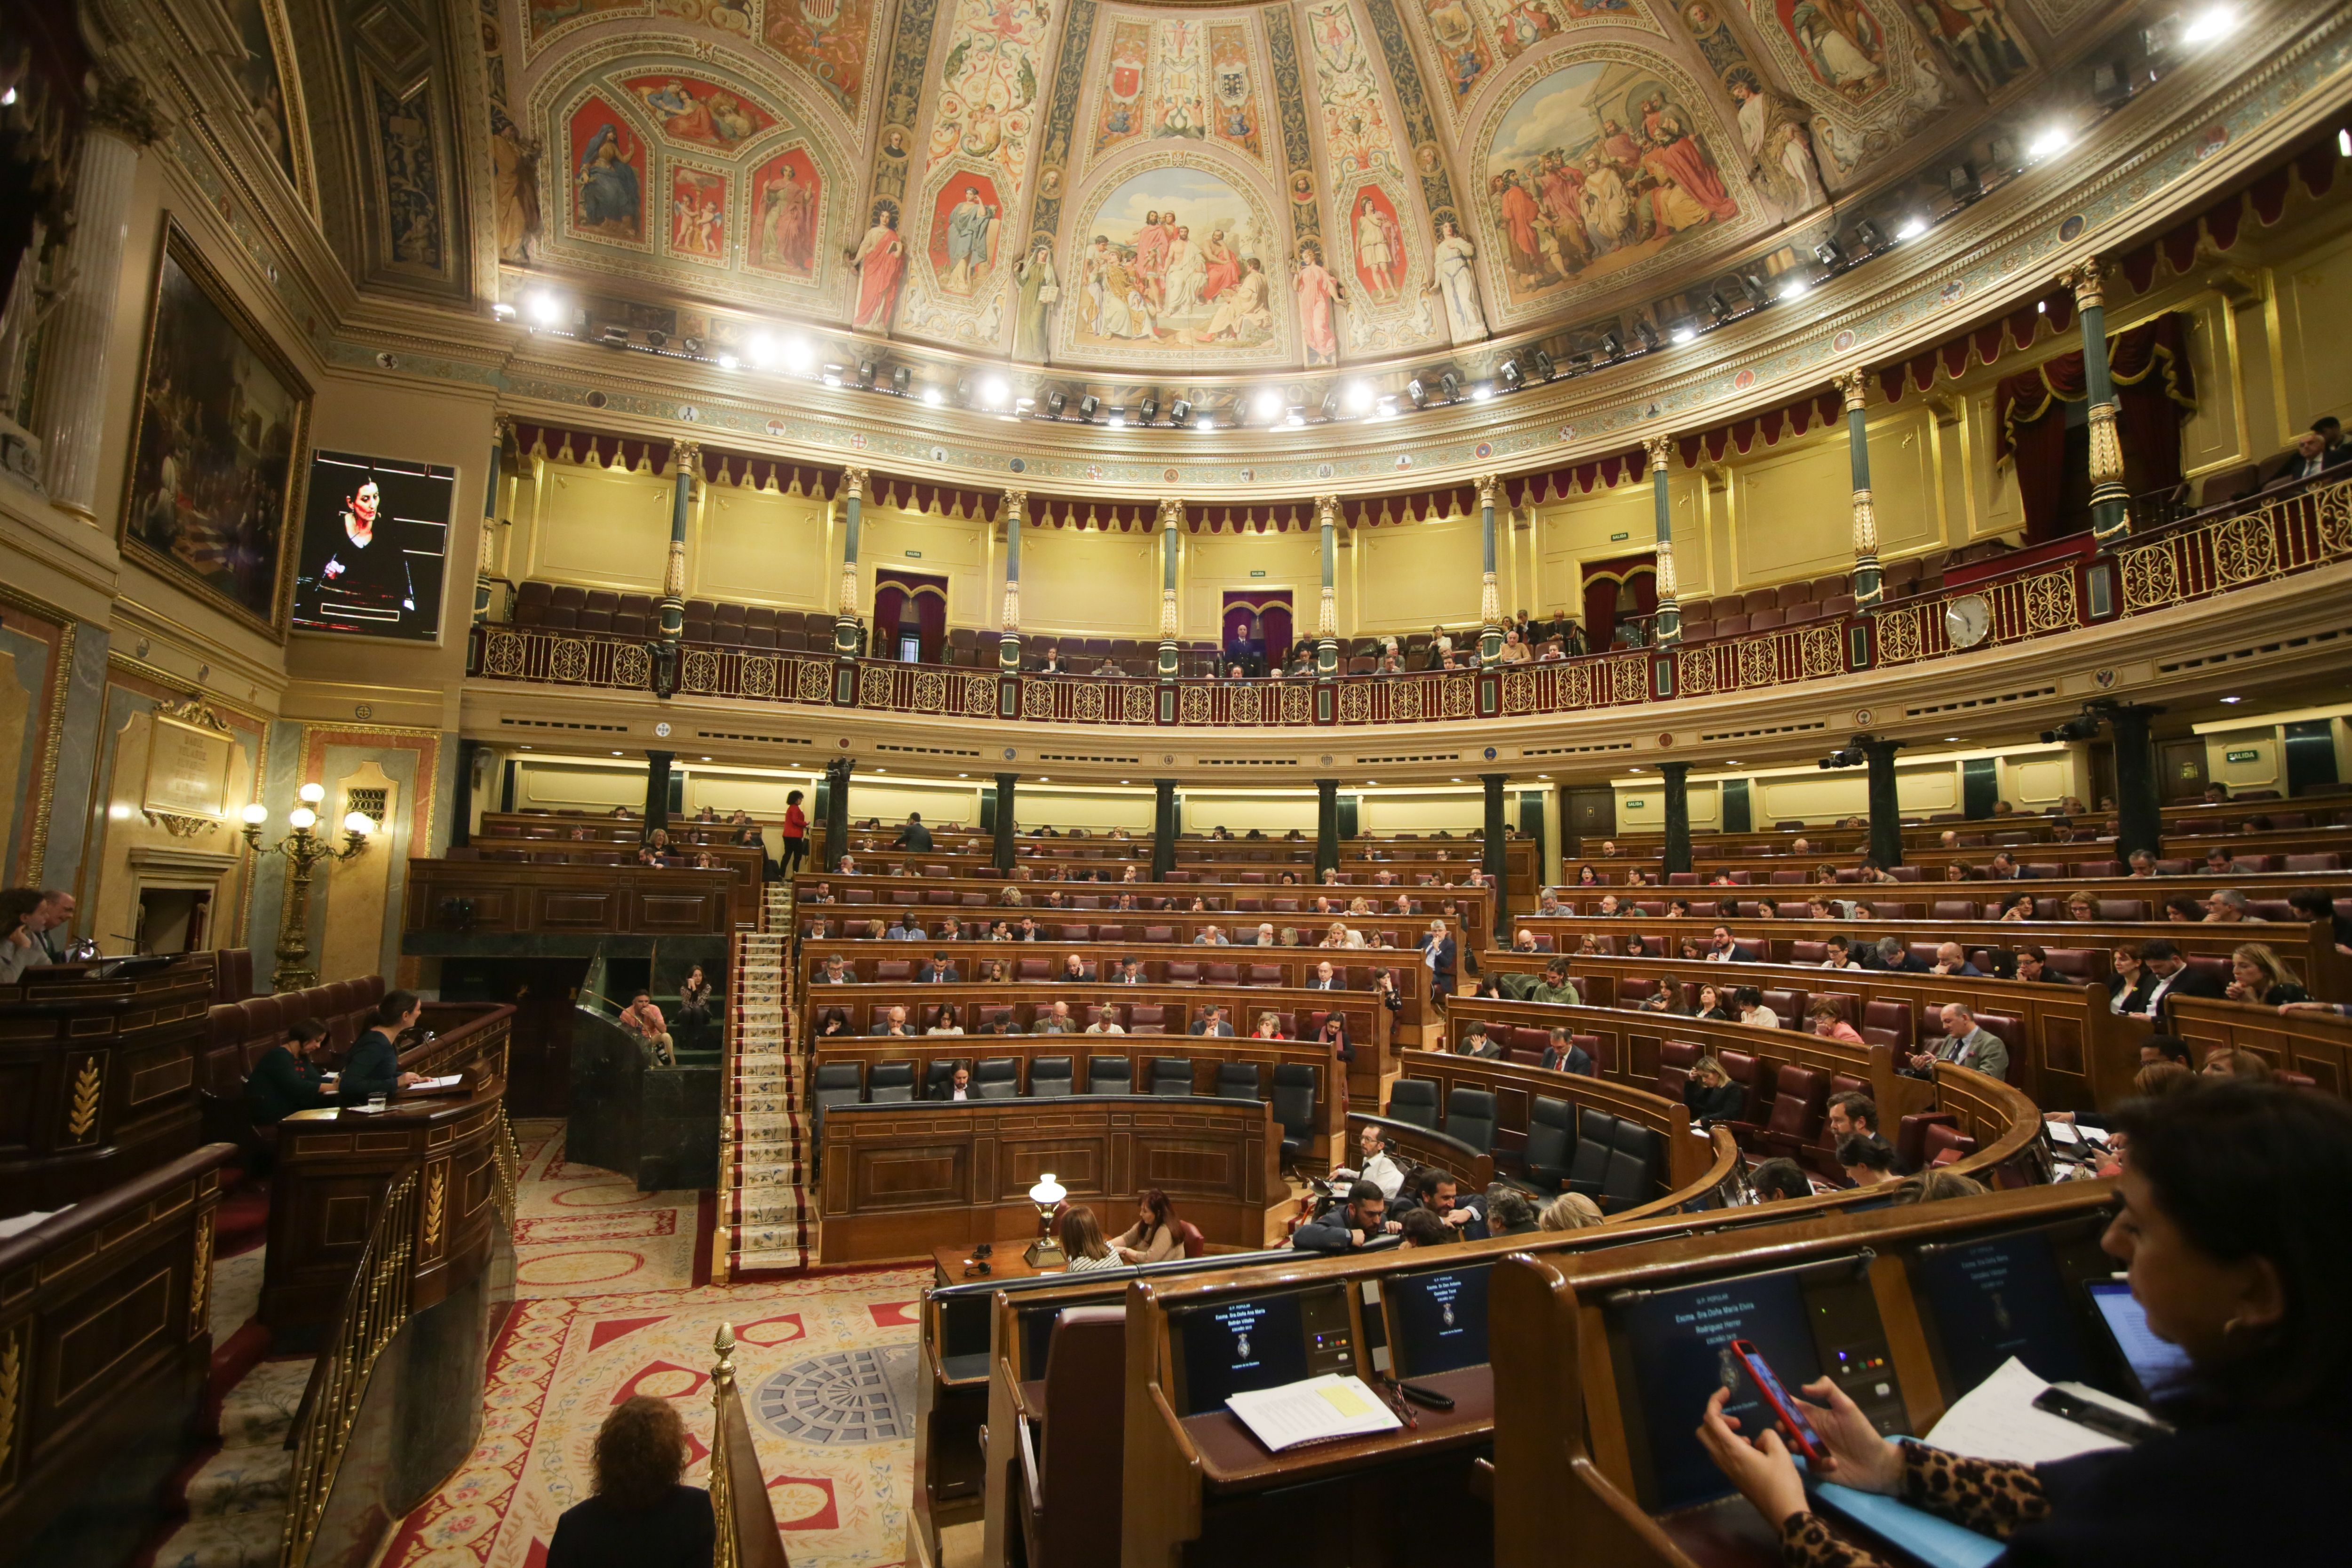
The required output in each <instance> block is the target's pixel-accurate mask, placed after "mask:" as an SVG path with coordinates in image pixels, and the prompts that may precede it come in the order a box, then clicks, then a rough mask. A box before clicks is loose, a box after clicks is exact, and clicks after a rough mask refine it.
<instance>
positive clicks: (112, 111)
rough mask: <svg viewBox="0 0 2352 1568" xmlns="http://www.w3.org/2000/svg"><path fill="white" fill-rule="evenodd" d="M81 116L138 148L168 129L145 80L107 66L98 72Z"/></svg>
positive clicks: (94, 127)
mask: <svg viewBox="0 0 2352 1568" xmlns="http://www.w3.org/2000/svg"><path fill="white" fill-rule="evenodd" d="M82 118H83V119H84V120H85V121H87V122H88V123H89V128H90V129H91V130H93V131H110V132H113V133H114V134H115V135H117V136H120V137H121V138H122V139H123V140H124V141H125V142H130V143H131V145H132V146H134V147H140V148H145V147H150V146H152V145H153V144H154V143H156V142H161V141H162V140H163V133H164V132H166V131H168V130H169V129H171V123H170V121H168V120H167V119H166V118H165V116H164V113H163V108H162V106H161V105H159V104H158V103H156V101H155V100H154V98H153V96H152V94H150V93H149V92H148V90H147V86H146V84H145V83H144V82H142V81H141V80H140V79H138V78H137V77H134V76H130V75H127V74H122V73H119V72H115V71H110V70H105V71H100V73H99V76H98V84H97V86H96V87H95V88H93V89H91V91H90V94H89V98H88V99H87V100H85V101H84V102H83V104H82Z"/></svg>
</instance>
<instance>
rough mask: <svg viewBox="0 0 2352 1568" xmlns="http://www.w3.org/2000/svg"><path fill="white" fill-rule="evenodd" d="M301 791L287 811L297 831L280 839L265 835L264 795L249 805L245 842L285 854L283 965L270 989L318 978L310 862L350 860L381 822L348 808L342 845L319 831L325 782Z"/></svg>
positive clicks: (280, 954)
mask: <svg viewBox="0 0 2352 1568" xmlns="http://www.w3.org/2000/svg"><path fill="white" fill-rule="evenodd" d="M300 794H301V797H302V804H301V805H298V806H296V807H295V808H294V809H293V810H292V811H290V812H289V813H287V814H286V826H288V827H289V828H290V829H292V831H291V832H289V833H288V834H287V835H286V837H283V838H281V839H279V840H278V842H277V843H275V844H264V843H263V842H262V841H261V825H262V824H263V823H265V822H267V821H268V820H269V808H268V806H266V805H262V804H261V803H260V802H259V801H256V802H254V804H253V805H248V806H247V807H246V808H245V847H246V848H247V850H249V851H251V852H252V853H254V854H256V855H280V856H283V857H285V859H286V900H285V902H284V904H283V906H282V907H281V909H280V911H279V915H278V966H277V967H276V968H275V969H273V970H271V971H270V974H269V984H270V987H271V989H273V990H275V991H278V992H279V993H281V994H282V993H285V992H288V991H299V990H301V989H303V988H304V987H305V986H309V985H315V984H318V980H319V972H318V971H317V970H315V969H313V968H312V967H310V874H311V868H313V867H315V866H317V865H318V864H319V862H320V861H321V860H349V859H351V858H352V857H353V856H355V855H361V854H364V853H365V852H366V850H367V847H368V836H369V835H370V834H372V833H373V832H374V831H375V826H376V825H375V822H374V820H373V818H371V817H370V816H368V815H367V814H366V813H365V812H360V811H354V812H351V813H349V814H347V815H346V816H344V817H343V837H344V843H343V847H341V849H338V848H336V847H334V846H333V845H332V844H331V843H330V842H328V840H327V838H326V837H323V836H321V835H320V833H319V832H318V831H317V828H318V826H319V812H318V805H319V803H320V801H322V800H324V799H326V798H327V791H326V787H325V786H324V785H323V784H304V785H303V786H302V788H301V792H300Z"/></svg>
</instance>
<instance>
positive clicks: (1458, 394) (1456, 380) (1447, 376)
mask: <svg viewBox="0 0 2352 1568" xmlns="http://www.w3.org/2000/svg"><path fill="white" fill-rule="evenodd" d="M1437 390H1438V391H1440V392H1442V393H1444V395H1445V401H1446V402H1448V403H1459V402H1461V401H1462V378H1461V377H1460V376H1458V375H1456V374H1454V373H1453V372H1452V371H1450V370H1449V371H1443V372H1440V373H1439V374H1438V377H1437Z"/></svg>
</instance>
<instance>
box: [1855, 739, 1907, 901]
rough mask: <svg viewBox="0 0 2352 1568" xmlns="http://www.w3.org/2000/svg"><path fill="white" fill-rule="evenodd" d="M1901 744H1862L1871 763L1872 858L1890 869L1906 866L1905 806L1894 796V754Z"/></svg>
mask: <svg viewBox="0 0 2352 1568" xmlns="http://www.w3.org/2000/svg"><path fill="white" fill-rule="evenodd" d="M1902 749H1903V742H1900V741H1871V740H1865V741H1864V742H1862V754H1863V756H1864V758H1865V759H1867V761H1868V763H1869V764H1870V858H1872V859H1873V860H1875V861H1877V862H1878V864H1879V865H1880V866H1881V867H1882V868H1885V869H1888V870H1892V869H1893V868H1895V867H1897V866H1900V865H1901V864H1903V806H1902V804H1901V802H1900V801H1898V800H1897V799H1896V797H1895V752H1899V751H1901V750H1902Z"/></svg>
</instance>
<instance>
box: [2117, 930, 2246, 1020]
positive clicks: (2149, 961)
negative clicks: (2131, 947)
mask: <svg viewBox="0 0 2352 1568" xmlns="http://www.w3.org/2000/svg"><path fill="white" fill-rule="evenodd" d="M2139 954H2140V962H2141V963H2145V964H2146V965H2147V972H2148V973H2150V974H2153V975H2155V976H2156V985H2155V987H2154V988H2153V989H2152V990H2150V991H2149V993H2148V996H2147V1011H2148V1016H2150V1017H2156V1018H2160V1017H2162V1016H2164V1003H2165V999H2166V998H2167V997H2170V996H2202V997H2205V998H2207V999H2208V1000H2210V1001H2215V1002H2218V1001H2221V999H2222V998H2223V997H2224V996H2225V995H2226V994H2227V992H2226V991H2225V989H2224V988H2223V986H2222V984H2221V981H2219V980H2217V979H2215V978H2214V977H2213V976H2212V975H2210V974H2207V973H2204V972H2203V971H2201V970H2197V969H2191V968H2190V967H2189V961H2188V960H2187V959H2185V958H2182V957H2181V956H2180V950H2179V948H2177V947H2175V946H2173V944H2172V942H2171V941H2170V940H2169V939H2168V938H2165V937H2160V936H2159V937H2152V938H2150V939H2149V940H2148V941H2147V942H2142V943H2140V948H2139Z"/></svg>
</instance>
